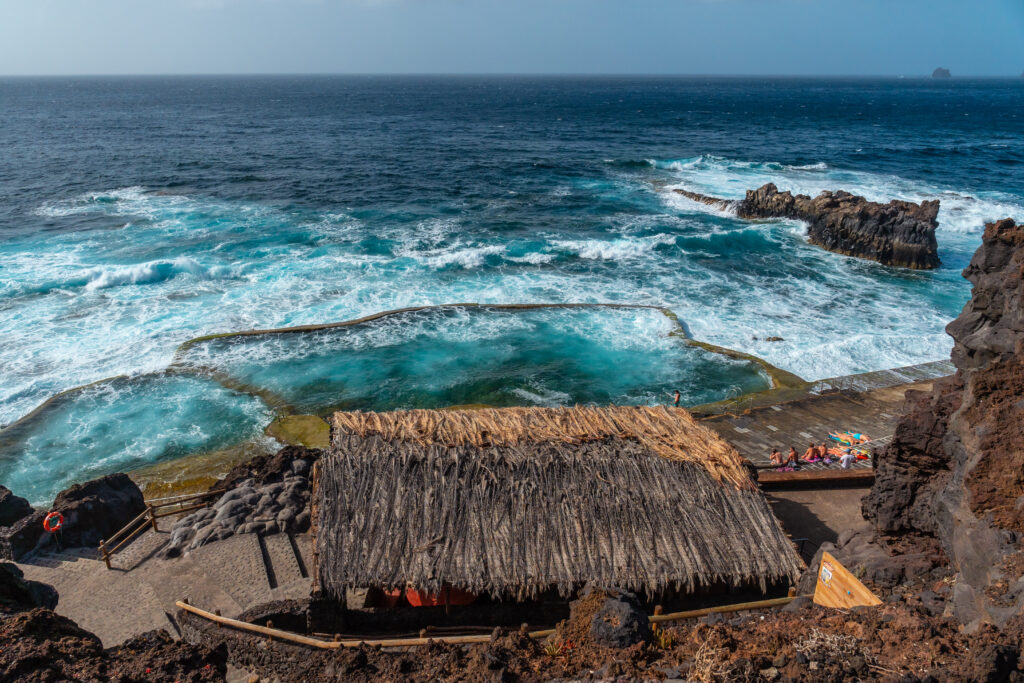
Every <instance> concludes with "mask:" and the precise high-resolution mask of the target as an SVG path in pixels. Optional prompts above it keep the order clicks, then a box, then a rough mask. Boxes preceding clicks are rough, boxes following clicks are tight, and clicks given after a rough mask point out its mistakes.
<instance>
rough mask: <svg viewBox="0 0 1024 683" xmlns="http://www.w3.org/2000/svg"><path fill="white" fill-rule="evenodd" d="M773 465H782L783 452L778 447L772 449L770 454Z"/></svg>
mask: <svg viewBox="0 0 1024 683" xmlns="http://www.w3.org/2000/svg"><path fill="white" fill-rule="evenodd" d="M768 457H769V458H770V459H771V461H772V464H773V465H782V452H781V451H779V449H778V448H773V449H772V454H771V455H770V456H768Z"/></svg>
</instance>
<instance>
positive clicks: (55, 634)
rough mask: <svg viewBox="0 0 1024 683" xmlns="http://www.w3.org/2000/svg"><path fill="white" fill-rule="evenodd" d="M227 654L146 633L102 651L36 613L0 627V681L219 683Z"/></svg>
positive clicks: (69, 625)
mask: <svg viewBox="0 0 1024 683" xmlns="http://www.w3.org/2000/svg"><path fill="white" fill-rule="evenodd" d="M226 673H227V653H226V652H225V651H224V650H211V649H209V648H206V647H202V646H196V645H191V644H189V643H185V642H176V641H174V640H173V639H172V638H171V637H170V636H169V635H168V634H167V632H166V631H150V632H148V633H144V634H142V635H140V636H136V637H135V638H132V639H131V640H129V641H127V642H125V643H124V644H122V645H121V646H120V647H116V648H111V649H109V650H104V649H103V646H102V645H101V644H100V640H99V638H97V637H96V636H95V635H93V634H92V633H89V632H88V631H85V630H83V629H82V628H80V627H79V626H78V625H77V624H76V623H75V622H73V621H71V620H70V619H68V618H67V617H63V616H60V615H58V614H55V613H54V612H51V611H50V610H48V609H42V608H37V609H34V610H32V611H30V612H22V613H20V614H16V615H14V616H10V617H6V618H4V619H3V620H2V621H0V680H4V681H67V680H80V681H167V682H168V683H170V682H171V681H223V680H224V677H225V674H226Z"/></svg>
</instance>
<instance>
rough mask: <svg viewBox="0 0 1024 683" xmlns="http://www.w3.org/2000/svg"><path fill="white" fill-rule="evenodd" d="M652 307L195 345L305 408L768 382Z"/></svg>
mask: <svg viewBox="0 0 1024 683" xmlns="http://www.w3.org/2000/svg"><path fill="white" fill-rule="evenodd" d="M674 329H675V324H674V323H673V322H672V321H670V320H669V319H668V318H666V317H665V316H664V315H663V314H661V313H660V312H658V311H652V310H614V309H611V310H609V309H598V310H593V309H583V310H566V309H541V310H531V311H515V312H512V311H500V310H499V311H495V310H478V309H448V310H440V311H425V312H417V313H405V314H401V315H398V316H392V317H388V318H386V319H383V320H377V321H373V322H370V323H365V324H362V325H358V326H356V327H348V328H340V329H333V330H325V331H322V332H312V333H302V334H280V335H266V336H260V337H235V338H228V339H218V340H213V341H209V342H205V343H203V344H201V345H198V346H195V347H192V348H191V349H190V350H189V352H188V353H187V354H186V355H185V356H184V358H183V359H182V363H183V365H185V366H186V367H188V366H193V367H201V368H206V369H212V370H215V371H217V372H222V373H225V374H227V375H228V376H230V377H231V378H233V379H235V380H238V381H240V382H242V383H245V384H249V385H253V386H258V387H261V388H265V389H268V390H270V391H272V392H273V393H274V394H276V395H277V396H280V397H281V398H283V399H284V400H285V401H287V402H288V403H289V404H290V405H292V406H294V407H295V409H296V410H298V411H299V412H303V413H318V414H324V413H327V412H329V411H331V410H336V409H359V410H395V409H407V408H441V407H445V406H451V405H462V404H472V403H476V404H479V403H483V404H487V405H494V406H511V405H552V406H553V405H574V404H577V403H597V404H602V405H604V404H608V403H616V404H620V405H637V404H655V403H664V402H665V401H666V400H668V399H669V398H670V394H671V393H672V391H673V390H675V389H679V391H680V392H681V394H682V401H683V402H684V403H685V404H687V405H693V404H698V403H707V402H711V401H717V400H721V399H723V398H725V397H726V395H727V394H729V393H730V392H732V394H734V395H735V394H738V393H746V392H748V391H761V390H764V389H767V388H769V383H768V381H767V379H766V378H765V377H764V376H763V374H762V373H760V372H759V370H758V368H757V366H755V365H754V364H752V363H749V362H746V361H736V360H731V359H728V358H725V357H723V356H721V355H718V354H713V353H709V352H707V351H703V350H701V349H697V348H694V347H691V346H688V345H687V344H686V343H685V342H684V340H682V339H680V338H678V337H673V336H669V333H670V332H672V331H673V330H674Z"/></svg>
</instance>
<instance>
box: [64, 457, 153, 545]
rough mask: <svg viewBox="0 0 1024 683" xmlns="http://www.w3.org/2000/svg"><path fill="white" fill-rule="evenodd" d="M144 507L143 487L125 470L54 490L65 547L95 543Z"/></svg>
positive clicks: (129, 519)
mask: <svg viewBox="0 0 1024 683" xmlns="http://www.w3.org/2000/svg"><path fill="white" fill-rule="evenodd" d="M145 509H146V504H145V501H143V499H142V491H140V490H139V487H138V486H136V485H135V482H133V481H132V480H131V479H130V478H129V477H128V475H127V474H121V473H118V474H108V475H107V476H105V477H100V478H99V479H93V480H92V481H87V482H85V483H84V484H75V485H74V486H72V487H71V488H69V489H66V490H64V491H61V492H60V493H58V494H57V498H56V499H55V500H54V501H53V510H56V511H57V512H59V513H61V514H62V515H64V525H63V527H62V528H61V531H60V542H61V544H62V545H63V546H65V547H80V546H97V545H99V542H100V541H101V540H103V539H105V538H109V537H110V536H113V535H114V534H115V533H116V532H118V531H120V530H121V529H122V528H123V527H124V526H125V525H126V524H127V523H128V522H130V521H132V519H134V518H135V517H137V516H138V515H140V514H141V513H142V512H143V511H144V510H145Z"/></svg>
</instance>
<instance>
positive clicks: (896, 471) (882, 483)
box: [861, 376, 963, 534]
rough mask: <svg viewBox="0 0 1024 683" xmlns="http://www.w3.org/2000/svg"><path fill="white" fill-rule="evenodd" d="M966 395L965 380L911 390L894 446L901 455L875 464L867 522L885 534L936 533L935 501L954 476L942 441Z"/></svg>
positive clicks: (864, 503)
mask: <svg viewBox="0 0 1024 683" xmlns="http://www.w3.org/2000/svg"><path fill="white" fill-rule="evenodd" d="M962 393H963V382H962V381H961V379H960V377H959V376H954V377H950V378H947V379H943V380H940V381H938V382H936V383H935V384H934V388H933V390H932V391H931V392H923V391H908V392H907V396H906V399H907V400H906V405H905V407H904V414H903V418H902V420H901V421H900V423H899V424H898V425H897V426H896V431H895V433H894V434H893V438H892V441H891V442H890V444H889V446H888V449H889V451H891V452H892V453H898V454H899V457H887V456H886V455H883V456H882V457H879V458H877V459H876V460H875V462H874V467H875V485H874V486H873V487H872V489H871V492H870V493H869V494H868V495H867V496H865V498H864V500H863V501H862V503H861V506H862V508H863V510H862V511H863V514H864V518H865V519H868V520H870V521H872V522H874V524H875V527H876V528H877V529H878V530H879V531H881V532H884V533H887V534H895V533H905V532H911V531H919V532H924V533H928V534H934V533H935V532H936V529H935V516H934V511H933V509H932V502H933V500H934V496H935V493H936V491H937V490H938V489H941V488H942V487H943V486H944V485H945V482H946V480H947V479H948V477H949V472H950V470H949V455H948V454H947V453H946V452H945V451H944V450H943V448H942V440H943V439H944V438H945V437H946V429H947V427H948V424H949V416H950V415H951V414H952V413H953V411H955V410H956V409H957V408H959V407H960V399H961V395H962Z"/></svg>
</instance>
